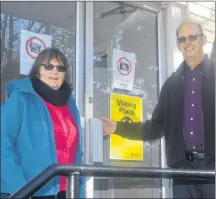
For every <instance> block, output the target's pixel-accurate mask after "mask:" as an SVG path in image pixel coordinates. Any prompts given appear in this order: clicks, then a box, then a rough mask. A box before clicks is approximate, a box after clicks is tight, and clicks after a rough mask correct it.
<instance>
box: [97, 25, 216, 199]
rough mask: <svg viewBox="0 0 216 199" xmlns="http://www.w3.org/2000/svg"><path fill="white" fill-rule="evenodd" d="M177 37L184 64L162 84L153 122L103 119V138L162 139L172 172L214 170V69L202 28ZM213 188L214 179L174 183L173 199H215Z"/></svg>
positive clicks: (188, 27) (181, 29) (187, 27)
mask: <svg viewBox="0 0 216 199" xmlns="http://www.w3.org/2000/svg"><path fill="white" fill-rule="evenodd" d="M176 36H177V46H178V48H179V50H180V51H181V52H182V53H183V56H184V59H185V60H184V62H183V63H182V64H181V65H180V66H179V68H178V69H177V71H176V72H174V73H173V74H172V75H171V76H170V77H169V78H168V79H167V80H166V82H165V83H164V85H163V87H162V89H161V93H160V97H159V100H158V104H157V105H156V108H155V110H154V111H153V114H152V118H151V120H147V121H146V122H145V123H133V124H129V123H123V122H115V121H112V120H110V119H108V118H101V119H102V121H103V128H104V135H109V134H111V133H116V134H119V135H121V136H123V137H127V138H131V139H143V140H144V141H148V140H155V139H158V138H161V137H162V136H164V137H165V142H166V158H167V165H168V166H169V167H171V168H183V169H184V168H190V169H214V165H215V64H214V62H213V61H211V60H209V58H208V57H207V56H205V55H204V52H203V45H204V43H205V40H206V38H205V36H204V34H203V30H202V28H201V26H200V25H199V24H196V23H193V22H184V23H182V24H181V25H180V26H179V28H178V29H177V31H176ZM131 134H133V137H131V136H130V135H131ZM214 189H215V188H214V180H212V181H211V180H196V181H195V180H192V179H190V180H189V179H181V180H180V179H174V180H173V197H174V198H208V199H209V198H215V193H214Z"/></svg>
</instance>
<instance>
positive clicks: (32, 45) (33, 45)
mask: <svg viewBox="0 0 216 199" xmlns="http://www.w3.org/2000/svg"><path fill="white" fill-rule="evenodd" d="M45 48H46V45H45V43H44V41H43V40H42V39H40V38H38V37H35V36H34V37H31V38H29V39H28V40H27V41H26V46H25V49H26V53H27V54H28V56H29V57H31V58H32V59H35V58H36V57H37V56H38V54H39V53H40V52H41V51H42V50H43V49H45Z"/></svg>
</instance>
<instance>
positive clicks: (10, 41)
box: [0, 13, 75, 101]
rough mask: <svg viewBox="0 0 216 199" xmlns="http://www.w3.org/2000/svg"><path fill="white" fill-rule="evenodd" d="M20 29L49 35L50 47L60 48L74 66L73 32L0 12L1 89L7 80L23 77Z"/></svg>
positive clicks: (2, 94) (2, 95)
mask: <svg viewBox="0 0 216 199" xmlns="http://www.w3.org/2000/svg"><path fill="white" fill-rule="evenodd" d="M21 30H28V31H31V32H34V33H40V34H47V35H51V36H52V47H56V48H58V49H60V50H61V51H62V52H63V53H64V54H65V55H66V57H67V58H68V62H69V64H70V65H71V67H72V68H73V67H74V65H75V33H73V32H71V31H68V30H66V29H64V28H61V27H55V26H52V25H50V24H46V23H43V22H39V21H37V20H28V19H23V18H19V17H17V16H13V15H11V14H8V13H1V39H0V42H1V81H2V84H1V91H3V87H4V85H5V84H6V83H7V82H9V81H11V80H13V79H18V78H22V77H23V75H20V72H19V70H20V46H21V43H20V42H21V34H20V33H21ZM71 83H73V82H71ZM4 98H5V96H4V92H1V101H2V100H3V99H4Z"/></svg>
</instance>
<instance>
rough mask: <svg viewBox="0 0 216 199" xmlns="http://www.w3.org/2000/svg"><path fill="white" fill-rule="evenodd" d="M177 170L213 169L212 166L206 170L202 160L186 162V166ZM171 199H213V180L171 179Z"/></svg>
mask: <svg viewBox="0 0 216 199" xmlns="http://www.w3.org/2000/svg"><path fill="white" fill-rule="evenodd" d="M175 168H176V167H175ZM177 168H182V169H185V168H188V169H204V170H205V169H214V166H212V167H209V168H206V166H205V164H204V160H196V161H195V162H191V161H187V165H186V166H184V167H183V166H181V165H179V167H177ZM173 198H174V199H180V198H181V199H183V198H188V199H193V198H194V199H213V198H215V180H214V179H213V180H195V179H173Z"/></svg>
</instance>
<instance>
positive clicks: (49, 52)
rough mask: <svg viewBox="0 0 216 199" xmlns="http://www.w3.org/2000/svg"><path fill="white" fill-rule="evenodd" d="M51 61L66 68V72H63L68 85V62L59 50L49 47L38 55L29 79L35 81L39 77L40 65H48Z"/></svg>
mask: <svg viewBox="0 0 216 199" xmlns="http://www.w3.org/2000/svg"><path fill="white" fill-rule="evenodd" d="M52 59H56V60H57V61H59V62H62V63H63V64H64V66H66V68H67V70H66V72H65V81H66V82H68V83H69V65H68V60H67V58H66V57H65V56H64V54H63V53H62V52H61V51H60V50H58V49H56V48H51V47H50V48H45V49H44V50H42V51H41V52H40V53H39V54H38V56H37V58H36V59H35V62H34V64H33V65H32V68H31V71H30V73H29V76H30V79H36V78H37V77H38V75H39V69H40V67H41V65H42V64H44V62H46V63H49V62H50V61H51V60H52Z"/></svg>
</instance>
